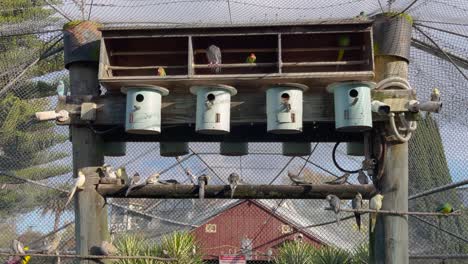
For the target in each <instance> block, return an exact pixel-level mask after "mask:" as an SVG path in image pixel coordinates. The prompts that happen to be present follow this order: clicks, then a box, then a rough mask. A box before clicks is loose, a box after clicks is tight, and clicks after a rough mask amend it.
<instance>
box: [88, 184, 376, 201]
mask: <svg viewBox="0 0 468 264" xmlns="http://www.w3.org/2000/svg"><path fill="white" fill-rule="evenodd" d="M126 190H127V186H121V185H111V184H100V185H98V186H97V191H98V192H99V193H100V194H101V195H102V196H104V197H125V191H126ZM358 192H359V193H361V194H362V196H363V198H364V199H369V198H370V197H372V196H373V195H375V193H376V189H375V188H374V186H373V185H371V184H367V185H327V184H323V185H300V186H298V185H239V186H237V188H236V191H235V192H234V199H325V197H326V196H327V195H329V194H334V195H337V196H338V197H340V198H341V199H352V198H354V197H355V196H356V193H358ZM128 197H130V198H161V199H163V198H164V199H193V198H199V197H198V186H197V185H182V184H174V185H145V186H143V187H141V188H139V189H135V190H134V191H132V192H131V193H130V194H129V195H128ZM205 198H213V199H215V198H216V199H231V190H230V187H229V185H207V186H205Z"/></svg>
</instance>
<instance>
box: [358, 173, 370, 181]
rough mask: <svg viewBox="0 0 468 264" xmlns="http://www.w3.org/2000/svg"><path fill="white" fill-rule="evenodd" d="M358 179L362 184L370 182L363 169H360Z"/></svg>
mask: <svg viewBox="0 0 468 264" xmlns="http://www.w3.org/2000/svg"><path fill="white" fill-rule="evenodd" d="M357 180H358V182H359V183H360V184H369V178H367V175H366V173H364V171H363V170H359V173H358V177H357Z"/></svg>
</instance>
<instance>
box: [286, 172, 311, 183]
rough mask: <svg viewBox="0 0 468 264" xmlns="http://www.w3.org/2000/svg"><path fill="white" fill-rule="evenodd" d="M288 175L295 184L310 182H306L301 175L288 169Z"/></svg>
mask: <svg viewBox="0 0 468 264" xmlns="http://www.w3.org/2000/svg"><path fill="white" fill-rule="evenodd" d="M288 177H289V179H290V180H291V181H292V182H293V185H308V184H310V183H308V182H306V181H305V180H304V179H301V178H300V177H299V175H297V174H294V173H292V172H290V171H288Z"/></svg>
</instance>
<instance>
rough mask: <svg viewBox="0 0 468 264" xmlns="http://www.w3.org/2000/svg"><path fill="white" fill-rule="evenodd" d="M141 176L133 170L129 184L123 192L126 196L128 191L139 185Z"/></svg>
mask: <svg viewBox="0 0 468 264" xmlns="http://www.w3.org/2000/svg"><path fill="white" fill-rule="evenodd" d="M141 185H142V183H141V177H140V174H138V172H135V174H134V175H133V177H132V179H131V180H130V184H129V185H128V188H127V191H126V192H125V196H128V195H129V194H130V192H131V191H132V190H133V189H135V187H138V186H141Z"/></svg>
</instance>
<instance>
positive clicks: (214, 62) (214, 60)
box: [206, 45, 221, 73]
mask: <svg viewBox="0 0 468 264" xmlns="http://www.w3.org/2000/svg"><path fill="white" fill-rule="evenodd" d="M206 58H207V59H208V63H209V65H210V66H214V68H213V69H212V71H214V72H215V73H220V72H221V67H219V64H221V49H220V48H219V47H217V46H215V45H211V46H209V47H208V49H206Z"/></svg>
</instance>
